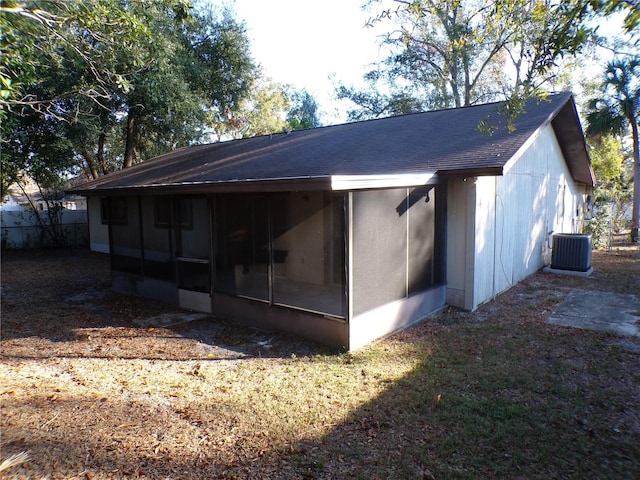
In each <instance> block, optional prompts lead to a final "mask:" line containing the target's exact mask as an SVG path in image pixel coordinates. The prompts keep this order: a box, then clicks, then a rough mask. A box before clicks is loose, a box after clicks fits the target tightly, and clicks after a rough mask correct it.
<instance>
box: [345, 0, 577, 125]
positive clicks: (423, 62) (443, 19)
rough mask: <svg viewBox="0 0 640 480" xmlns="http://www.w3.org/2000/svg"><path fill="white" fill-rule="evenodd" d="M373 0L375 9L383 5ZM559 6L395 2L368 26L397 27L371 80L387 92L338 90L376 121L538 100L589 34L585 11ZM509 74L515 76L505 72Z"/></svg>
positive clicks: (517, 107)
mask: <svg viewBox="0 0 640 480" xmlns="http://www.w3.org/2000/svg"><path fill="white" fill-rule="evenodd" d="M377 3H378V1H377V0H372V1H371V2H370V4H372V5H375V4H377ZM574 3H575V2H572V1H569V0H566V1H565V0H561V1H558V2H553V1H551V0H544V1H531V0H492V1H489V2H487V1H484V0H482V1H481V0H468V1H464V2H461V1H458V0H418V1H409V0H396V4H397V7H396V8H395V10H393V9H387V10H384V11H383V12H382V13H380V14H378V15H377V16H375V17H374V18H373V19H372V20H371V22H370V24H371V25H373V24H380V23H381V22H392V25H393V27H392V30H391V31H390V32H389V33H388V34H387V35H386V36H385V37H384V41H383V45H384V46H385V47H386V48H388V49H389V51H390V54H389V56H388V57H387V58H386V60H384V61H383V62H382V63H381V65H379V66H378V69H377V70H376V71H372V72H370V73H369V74H368V75H367V80H368V81H369V82H370V84H371V85H374V86H375V85H376V84H380V83H381V81H382V83H383V85H384V86H386V87H387V88H386V89H385V90H386V91H387V92H388V93H385V94H383V96H381V95H380V94H373V95H372V94H371V93H372V92H374V89H369V90H368V93H367V92H366V91H365V92H364V93H363V92H360V91H358V90H355V89H349V88H346V87H344V86H340V87H339V88H338V96H339V97H340V98H347V99H350V100H352V101H353V102H354V103H355V104H356V105H357V106H358V107H363V108H364V109H365V110H368V112H370V113H372V116H378V115H385V114H388V113H393V112H403V113H404V111H406V110H415V109H419V110H429V109H433V108H448V107H461V106H467V105H472V104H475V103H480V102H487V101H493V100H499V99H500V100H503V99H505V98H508V99H510V100H512V101H511V104H510V113H511V112H513V113H514V114H517V113H519V112H520V111H521V109H522V103H521V102H518V101H516V100H517V99H521V98H523V97H527V96H532V95H538V94H539V93H540V91H541V87H542V86H543V85H544V83H545V82H547V81H549V80H550V79H551V78H553V77H554V75H555V69H556V67H557V65H558V64H559V63H560V62H561V60H562V59H563V57H564V56H567V55H573V54H575V53H577V52H578V51H580V49H581V48H582V46H583V45H584V43H585V42H586V40H587V38H588V34H589V29H588V28H587V27H586V26H585V23H584V20H585V17H584V15H585V13H584V9H575V8H573V6H574ZM507 72H509V73H507Z"/></svg>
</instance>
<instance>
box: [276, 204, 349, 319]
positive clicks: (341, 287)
mask: <svg viewBox="0 0 640 480" xmlns="http://www.w3.org/2000/svg"><path fill="white" fill-rule="evenodd" d="M274 200H277V201H273V202H272V203H271V205H272V216H273V232H274V238H273V271H274V275H273V301H274V303H277V304H281V305H287V306H292V307H298V308H301V309H305V310H309V311H313V312H319V313H324V314H331V315H336V316H340V317H342V316H345V315H346V302H345V281H344V278H345V275H344V270H345V265H344V243H345V242H344V198H343V196H342V195H337V196H332V195H331V194H328V193H323V192H300V193H291V194H289V195H287V196H286V197H285V198H277V199H274Z"/></svg>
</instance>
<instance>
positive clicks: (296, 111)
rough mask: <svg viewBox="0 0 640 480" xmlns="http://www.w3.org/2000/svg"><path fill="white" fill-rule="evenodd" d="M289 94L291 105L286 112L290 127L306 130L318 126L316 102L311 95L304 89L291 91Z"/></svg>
mask: <svg viewBox="0 0 640 480" xmlns="http://www.w3.org/2000/svg"><path fill="white" fill-rule="evenodd" d="M289 96H290V101H291V103H292V104H293V106H292V107H291V109H290V110H289V113H287V122H289V126H290V127H291V129H292V130H306V129H309V128H316V127H319V126H320V119H319V118H318V104H317V103H316V101H315V99H314V98H313V96H312V95H311V94H310V93H309V92H307V91H306V90H303V91H301V92H293V93H292V94H290V95H289Z"/></svg>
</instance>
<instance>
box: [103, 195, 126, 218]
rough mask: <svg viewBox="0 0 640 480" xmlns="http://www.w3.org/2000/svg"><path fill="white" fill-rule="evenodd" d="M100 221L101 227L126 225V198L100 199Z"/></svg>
mask: <svg viewBox="0 0 640 480" xmlns="http://www.w3.org/2000/svg"><path fill="white" fill-rule="evenodd" d="M100 220H101V222H102V224H103V225H109V224H111V225H127V223H128V217H127V198H126V197H103V198H101V199H100Z"/></svg>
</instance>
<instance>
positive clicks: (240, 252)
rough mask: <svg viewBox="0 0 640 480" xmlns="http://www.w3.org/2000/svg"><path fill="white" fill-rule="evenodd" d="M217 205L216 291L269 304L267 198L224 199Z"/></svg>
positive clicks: (219, 200)
mask: <svg viewBox="0 0 640 480" xmlns="http://www.w3.org/2000/svg"><path fill="white" fill-rule="evenodd" d="M216 205H217V208H216V234H217V241H216V281H215V284H214V288H215V290H216V291H218V292H221V293H228V294H232V295H239V296H246V297H250V298H255V299H259V300H265V301H268V300H269V282H268V273H269V271H268V266H269V224H268V209H267V199H266V198H264V197H261V196H220V197H218V199H217V201H216Z"/></svg>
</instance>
